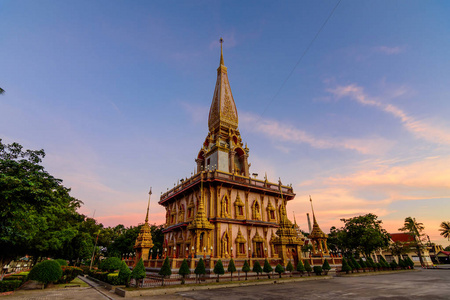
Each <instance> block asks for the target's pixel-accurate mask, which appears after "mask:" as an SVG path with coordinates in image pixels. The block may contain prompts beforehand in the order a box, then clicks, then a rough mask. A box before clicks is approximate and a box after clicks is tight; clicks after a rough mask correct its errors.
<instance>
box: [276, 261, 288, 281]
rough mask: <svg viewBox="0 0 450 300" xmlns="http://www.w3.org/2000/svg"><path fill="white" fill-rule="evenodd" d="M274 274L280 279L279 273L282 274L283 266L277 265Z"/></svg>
mask: <svg viewBox="0 0 450 300" xmlns="http://www.w3.org/2000/svg"><path fill="white" fill-rule="evenodd" d="M291 266H292V264H291ZM275 272H276V273H278V275H279V276H280V278H281V273H283V272H284V268H283V266H282V265H280V264H278V265H277V266H276V267H275Z"/></svg>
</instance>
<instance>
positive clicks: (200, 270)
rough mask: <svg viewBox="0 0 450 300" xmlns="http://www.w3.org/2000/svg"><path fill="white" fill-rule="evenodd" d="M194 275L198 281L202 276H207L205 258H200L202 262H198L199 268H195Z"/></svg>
mask: <svg viewBox="0 0 450 300" xmlns="http://www.w3.org/2000/svg"><path fill="white" fill-rule="evenodd" d="M194 273H195V275H196V277H197V279H198V278H199V277H200V275H205V274H206V269H205V262H204V261H203V258H200V260H199V261H198V263H197V267H195V270H194Z"/></svg>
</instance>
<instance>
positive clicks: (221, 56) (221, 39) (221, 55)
mask: <svg viewBox="0 0 450 300" xmlns="http://www.w3.org/2000/svg"><path fill="white" fill-rule="evenodd" d="M222 44H223V38H220V65H221V66H224V65H225V63H224V62H223V49H222Z"/></svg>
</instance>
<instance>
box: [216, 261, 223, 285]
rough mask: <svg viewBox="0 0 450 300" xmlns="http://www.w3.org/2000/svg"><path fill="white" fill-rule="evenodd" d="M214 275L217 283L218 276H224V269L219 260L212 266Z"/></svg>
mask: <svg viewBox="0 0 450 300" xmlns="http://www.w3.org/2000/svg"><path fill="white" fill-rule="evenodd" d="M214 274H217V282H219V276H220V275H223V274H225V269H224V268H223V264H222V260H220V259H219V260H218V261H217V262H216V264H215V265H214Z"/></svg>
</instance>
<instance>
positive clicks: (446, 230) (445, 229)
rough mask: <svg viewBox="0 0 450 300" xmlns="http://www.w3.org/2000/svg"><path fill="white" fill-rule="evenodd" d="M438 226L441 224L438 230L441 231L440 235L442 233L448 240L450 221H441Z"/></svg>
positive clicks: (449, 237) (449, 238)
mask: <svg viewBox="0 0 450 300" xmlns="http://www.w3.org/2000/svg"><path fill="white" fill-rule="evenodd" d="M440 226H441V228H440V229H439V231H440V232H441V233H440V235H442V236H443V237H445V238H446V239H448V240H449V241H450V222H442V223H441V225H440Z"/></svg>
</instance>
